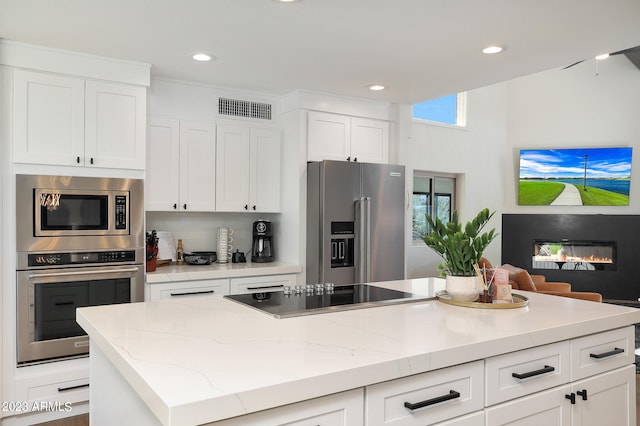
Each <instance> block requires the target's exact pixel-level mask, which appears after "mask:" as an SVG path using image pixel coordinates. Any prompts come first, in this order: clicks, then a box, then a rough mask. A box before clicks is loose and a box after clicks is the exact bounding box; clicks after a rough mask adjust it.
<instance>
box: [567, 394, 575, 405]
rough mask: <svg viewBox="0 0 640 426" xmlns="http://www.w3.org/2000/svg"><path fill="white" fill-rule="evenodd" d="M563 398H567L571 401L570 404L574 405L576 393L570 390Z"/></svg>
mask: <svg viewBox="0 0 640 426" xmlns="http://www.w3.org/2000/svg"><path fill="white" fill-rule="evenodd" d="M564 397H565V398H567V399H568V400H569V401H571V404H573V405H576V394H575V393H573V392H571V393H570V394H569V395H565V396H564Z"/></svg>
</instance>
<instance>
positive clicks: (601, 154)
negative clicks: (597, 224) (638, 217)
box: [518, 147, 633, 206]
mask: <svg viewBox="0 0 640 426" xmlns="http://www.w3.org/2000/svg"><path fill="white" fill-rule="evenodd" d="M632 150H633V148H630V147H621V148H572V149H522V150H520V176H519V178H520V179H519V189H518V204H519V205H522V206H547V205H551V206H553V205H557V206H628V205H629V189H630V186H631V157H632Z"/></svg>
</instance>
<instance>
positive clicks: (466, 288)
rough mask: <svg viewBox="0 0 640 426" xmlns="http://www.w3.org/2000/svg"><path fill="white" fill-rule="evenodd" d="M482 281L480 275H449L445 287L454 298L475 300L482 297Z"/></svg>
mask: <svg viewBox="0 0 640 426" xmlns="http://www.w3.org/2000/svg"><path fill="white" fill-rule="evenodd" d="M481 287H482V283H481V282H480V279H478V277H475V276H474V277H457V276H453V275H447V278H446V284H445V288H446V290H447V293H448V294H449V296H451V298H452V299H453V300H458V301H460V302H474V301H476V300H478V298H479V297H480V289H481Z"/></svg>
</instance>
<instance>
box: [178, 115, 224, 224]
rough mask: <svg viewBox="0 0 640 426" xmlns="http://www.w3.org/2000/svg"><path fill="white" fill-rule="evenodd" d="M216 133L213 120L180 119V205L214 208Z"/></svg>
mask: <svg viewBox="0 0 640 426" xmlns="http://www.w3.org/2000/svg"><path fill="white" fill-rule="evenodd" d="M215 179H216V133H215V125H214V124H213V123H200V122H193V121H180V208H181V209H182V210H185V211H196V212H212V211H214V210H215V207H216V196H215V195H216V194H215V191H216V188H215Z"/></svg>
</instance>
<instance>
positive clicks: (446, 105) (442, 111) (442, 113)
mask: <svg viewBox="0 0 640 426" xmlns="http://www.w3.org/2000/svg"><path fill="white" fill-rule="evenodd" d="M457 100H458V96H457V95H456V94H455V93H454V94H453V95H449V96H445V97H443V98H438V99H433V100H430V101H426V102H421V103H419V104H415V105H413V118H419V119H421V120H431V121H438V122H440V123H448V124H456V109H457V107H456V104H457Z"/></svg>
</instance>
